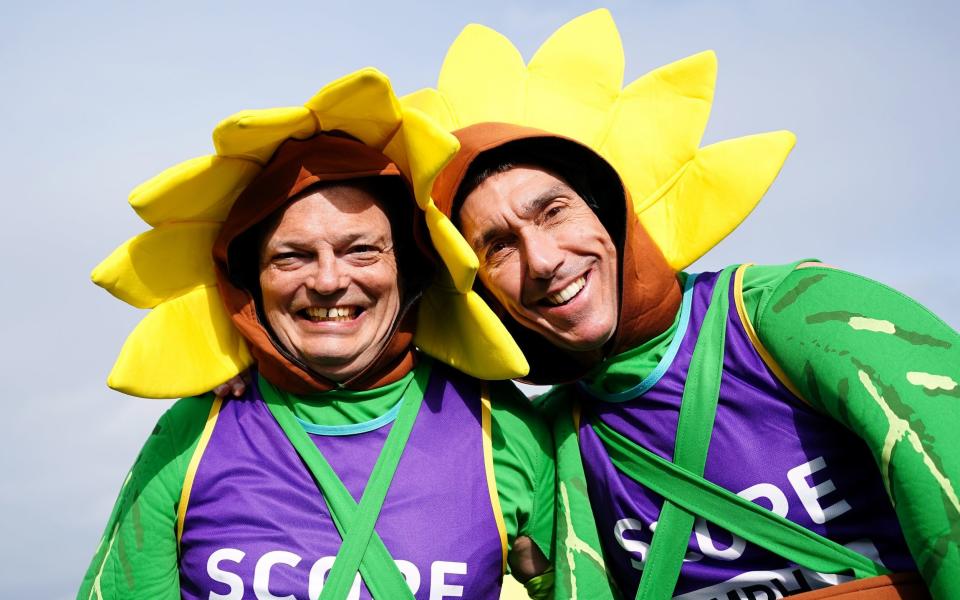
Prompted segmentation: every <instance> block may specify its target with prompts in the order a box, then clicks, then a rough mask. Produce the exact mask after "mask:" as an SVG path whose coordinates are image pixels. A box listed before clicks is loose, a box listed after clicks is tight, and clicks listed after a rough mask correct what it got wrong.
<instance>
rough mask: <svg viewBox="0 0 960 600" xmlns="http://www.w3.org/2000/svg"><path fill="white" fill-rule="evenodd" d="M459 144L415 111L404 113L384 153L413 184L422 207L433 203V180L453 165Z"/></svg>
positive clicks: (425, 116)
mask: <svg viewBox="0 0 960 600" xmlns="http://www.w3.org/2000/svg"><path fill="white" fill-rule="evenodd" d="M459 149H460V142H459V141H457V138H456V137H454V136H453V134H451V133H449V132H448V131H445V130H444V129H442V128H441V127H440V126H439V125H438V124H437V123H436V121H434V120H432V119H431V118H430V117H428V116H427V115H425V114H424V113H422V112H420V111H419V110H417V109H415V108H407V109H404V111H403V124H402V125H401V126H400V129H399V130H397V134H396V135H394V136H393V139H392V140H390V143H389V144H387V146H386V147H385V148H384V150H383V153H384V154H386V155H387V156H388V157H389V158H391V159H392V160H393V161H394V162H397V164H398V165H400V166H401V169H403V170H404V173H406V175H407V176H408V177H409V179H410V182H411V183H412V184H413V192H414V196H416V199H417V204H418V205H419V206H420V208H424V207H425V206H426V205H427V203H428V202H430V193H431V191H432V190H433V180H434V179H436V178H437V175H439V174H440V171H441V170H442V169H443V167H444V166H446V164H447V163H448V162H450V161H451V160H452V159H453V157H454V155H456V153H457V150H459Z"/></svg>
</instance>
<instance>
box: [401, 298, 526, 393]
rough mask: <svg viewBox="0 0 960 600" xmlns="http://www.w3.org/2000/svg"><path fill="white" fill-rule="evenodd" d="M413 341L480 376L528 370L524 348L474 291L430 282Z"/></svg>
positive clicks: (520, 373)
mask: <svg viewBox="0 0 960 600" xmlns="http://www.w3.org/2000/svg"><path fill="white" fill-rule="evenodd" d="M414 343H415V344H416V345H417V347H418V348H420V350H422V351H423V352H425V353H426V354H429V355H430V356H433V357H434V358H436V359H437V360H439V361H441V362H444V363H446V364H448V365H450V366H452V367H454V368H455V369H459V370H460V371H463V372H464V373H466V374H467V375H472V376H474V377H478V378H480V379H491V380H496V379H514V378H516V377H523V376H524V375H526V374H527V373H529V372H530V366H529V365H528V364H527V360H526V358H524V356H523V352H521V351H520V348H519V347H518V346H517V344H516V342H514V341H513V338H512V337H511V336H510V334H509V333H507V330H506V328H504V326H503V324H502V323H501V322H500V320H499V319H498V318H497V317H496V315H494V314H493V311H491V310H490V308H489V307H488V306H487V305H486V304H485V303H484V302H483V300H481V299H480V297H479V296H478V295H477V294H476V293H475V292H472V291H471V292H468V293H467V294H461V293H460V292H458V291H456V290H454V289H452V288H450V287H449V286H447V285H439V284H435V285H432V286H430V288H428V289H427V291H426V292H425V293H424V295H423V297H422V298H421V299H420V309H419V314H418V316H417V332H416V335H415V336H414Z"/></svg>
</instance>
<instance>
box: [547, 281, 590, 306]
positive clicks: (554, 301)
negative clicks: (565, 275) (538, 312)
mask: <svg viewBox="0 0 960 600" xmlns="http://www.w3.org/2000/svg"><path fill="white" fill-rule="evenodd" d="M585 285H587V278H586V276H580V277H578V278H576V279H575V280H574V281H573V282H571V283H570V284H569V285H567V286H566V287H565V288H563V289H562V290H560V291H559V292H556V293H553V294H550V295H548V296H547V297H546V298H544V299H543V300H541V301H540V302H539V303H540V304H542V305H544V306H563V305H564V304H566V303H567V302H570V301H571V300H573V299H574V298H575V297H576V295H577V294H579V293H580V290H582V289H583V288H584V286H585Z"/></svg>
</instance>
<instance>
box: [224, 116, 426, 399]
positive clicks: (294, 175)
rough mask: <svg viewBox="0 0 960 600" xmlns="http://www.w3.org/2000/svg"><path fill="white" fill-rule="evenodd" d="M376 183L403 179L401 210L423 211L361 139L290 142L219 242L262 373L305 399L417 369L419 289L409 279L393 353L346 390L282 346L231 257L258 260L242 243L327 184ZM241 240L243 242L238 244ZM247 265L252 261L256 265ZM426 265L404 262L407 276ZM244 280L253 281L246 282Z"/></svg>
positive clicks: (228, 301) (241, 202) (227, 280)
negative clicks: (413, 307) (375, 180)
mask: <svg viewBox="0 0 960 600" xmlns="http://www.w3.org/2000/svg"><path fill="white" fill-rule="evenodd" d="M372 177H398V178H401V181H403V183H404V185H403V187H404V188H405V189H406V190H407V191H408V194H407V195H406V197H404V198H397V199H396V201H401V202H406V203H408V205H409V206H408V207H406V208H403V209H401V210H408V211H409V214H411V215H413V214H414V213H415V211H416V205H415V203H414V200H413V196H412V194H410V193H409V184H407V182H406V180H404V179H402V175H401V173H400V170H399V169H398V168H397V166H396V165H395V164H393V163H392V162H391V161H390V159H388V158H387V157H386V156H384V155H383V154H381V153H380V152H378V151H377V150H374V149H373V148H370V147H368V146H366V145H364V144H362V143H360V142H358V141H355V140H353V139H350V138H346V137H340V136H333V135H318V136H314V137H312V138H310V139H308V140H288V141H286V142H284V143H283V145H281V146H280V148H279V149H277V151H276V153H274V156H273V158H272V159H271V160H270V162H269V163H268V164H267V166H266V167H265V168H264V170H263V172H261V173H260V174H259V175H258V176H257V178H256V179H254V180H253V182H251V183H250V185H249V186H248V187H247V188H246V189H245V190H244V191H243V193H242V194H240V196H239V197H238V198H237V201H236V202H235V203H234V205H233V208H232V209H231V211H230V214H229V215H228V216H227V219H226V221H225V222H224V224H223V228H222V229H221V231H220V235H219V237H218V238H217V241H216V243H215V244H214V248H213V258H214V263H215V266H216V273H217V283H218V286H219V288H220V294H221V296H222V297H223V301H224V304H225V305H226V307H227V311H228V312H229V313H230V315H231V317H232V319H233V322H234V324H235V325H236V327H237V328H238V329H239V330H240V332H241V334H242V335H243V336H244V337H245V338H246V340H247V342H248V344H249V345H250V350H251V353H252V354H253V356H254V359H255V360H256V362H257V368H258V369H259V371H260V373H261V374H262V375H263V376H264V377H265V378H266V379H267V380H268V381H269V382H270V383H272V384H274V385H276V386H278V387H280V388H282V389H284V390H287V391H289V392H293V393H298V394H304V393H312V392H323V391H327V390H330V389H333V388H337V387H345V388H348V389H369V388H373V387H378V386H381V385H385V384H387V383H390V382H392V381H396V380H397V379H399V378H401V377H403V376H404V375H405V374H406V373H408V372H409V371H410V369H411V368H412V367H413V364H414V353H413V332H414V327H415V314H416V311H413V310H410V307H411V305H413V304H414V303H415V302H416V300H417V298H418V297H419V289H418V288H419V286H418V285H415V284H414V285H410V284H409V282H404V281H401V293H402V297H401V309H400V314H399V316H398V318H397V322H396V323H395V324H394V331H393V333H392V338H391V340H390V342H389V343H388V345H387V347H386V349H385V350H384V352H383V353H382V354H381V355H380V356H379V357H378V358H377V360H375V361H374V362H373V363H372V364H371V365H369V366H368V367H367V368H366V369H364V371H363V372H361V373H360V374H358V375H357V376H355V377H353V378H352V379H351V380H349V381H346V382H340V383H339V385H338V384H337V383H336V382H333V381H331V380H329V379H326V378H324V377H322V376H320V375H318V374H316V373H314V372H312V371H311V370H309V369H308V368H307V367H306V366H305V365H304V364H301V362H300V361H299V360H298V359H296V358H295V357H293V356H292V355H290V353H289V352H287V351H286V350H285V349H283V347H282V346H280V344H279V343H278V342H276V341H275V340H274V337H273V335H272V334H271V333H270V331H269V330H268V329H267V328H266V327H265V326H264V325H263V323H262V322H261V317H260V314H261V313H260V311H258V306H257V304H258V302H259V288H258V287H257V284H255V283H249V282H250V281H251V278H250V277H246V278H245V277H243V276H241V274H240V273H238V271H240V269H238V268H237V267H236V265H235V264H234V266H233V271H234V272H232V273H231V259H234V260H236V257H237V254H238V253H242V254H243V255H244V256H254V255H255V253H250V248H246V251H244V248H243V246H245V245H248V244H250V243H251V241H252V240H247V239H246V238H242V239H241V240H238V238H239V237H240V236H242V234H244V233H245V232H247V231H249V230H250V229H251V228H253V227H254V226H256V225H257V224H259V223H261V222H263V221H264V220H265V219H267V218H269V217H270V216H271V215H272V214H273V213H274V212H275V211H276V210H278V209H279V208H281V207H282V206H284V205H285V204H286V203H287V202H288V201H289V200H290V199H291V198H293V197H294V196H296V195H298V194H300V193H301V192H303V191H304V190H306V189H307V188H309V187H311V186H314V185H316V184H319V183H324V182H334V181H345V180H350V179H361V178H364V179H366V178H372ZM397 212H399V211H397ZM411 218H412V217H411ZM395 235H396V232H395ZM235 241H236V242H238V243H236V244H234V242H235ZM231 244H232V245H231ZM409 254H411V255H415V254H416V255H417V260H421V259H422V260H423V262H426V259H425V257H424V256H423V255H422V254H420V253H419V251H418V249H411V251H410V252H409ZM246 260H247V261H248V262H249V261H251V260H252V259H246ZM398 260H399V257H398ZM424 266H425V265H424V264H421V265H410V264H402V267H403V268H401V269H400V272H401V274H404V273H407V272H410V271H416V272H422V271H423V270H424V269H423V267H424ZM417 267H420V268H417ZM244 281H247V282H248V283H246V284H244V283H243V282H244ZM254 288H255V289H254ZM264 322H265V321H264Z"/></svg>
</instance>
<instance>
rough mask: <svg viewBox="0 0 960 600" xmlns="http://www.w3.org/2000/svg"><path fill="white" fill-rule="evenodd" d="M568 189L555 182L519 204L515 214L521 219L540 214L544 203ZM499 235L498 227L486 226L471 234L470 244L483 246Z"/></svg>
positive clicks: (565, 192) (569, 189) (566, 191)
mask: <svg viewBox="0 0 960 600" xmlns="http://www.w3.org/2000/svg"><path fill="white" fill-rule="evenodd" d="M570 191H571V188H570V187H569V186H567V185H564V184H563V183H557V184H555V185H553V186H551V187H550V188H548V189H546V190H544V191H542V192H540V193H539V194H537V195H536V196H535V197H533V198H531V199H529V200H527V201H525V202H524V203H523V204H521V205H520V210H519V211H517V215H518V216H519V217H520V218H521V219H532V218H534V217H536V216H537V215H538V214H540V212H541V211H543V207H544V205H546V204H547V203H549V202H550V201H551V200H554V199H556V198H557V197H559V196H563V195H565V194H568V193H569V192H570ZM499 235H500V230H499V228H497V227H493V228H488V229H486V230H485V231H484V232H483V233H482V234H480V235H475V236H473V244H472V245H473V247H474V248H483V247H485V246H487V245H488V244H489V243H490V242H491V241H493V240H494V239H495V238H496V237H497V236H499Z"/></svg>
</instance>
